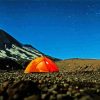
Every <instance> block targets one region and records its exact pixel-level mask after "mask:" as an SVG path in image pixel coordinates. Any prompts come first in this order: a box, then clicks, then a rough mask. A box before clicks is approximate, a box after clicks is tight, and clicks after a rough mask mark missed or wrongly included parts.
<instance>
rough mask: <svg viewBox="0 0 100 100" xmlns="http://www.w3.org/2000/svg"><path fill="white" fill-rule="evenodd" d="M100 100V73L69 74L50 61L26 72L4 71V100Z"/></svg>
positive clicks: (0, 79)
mask: <svg viewBox="0 0 100 100" xmlns="http://www.w3.org/2000/svg"><path fill="white" fill-rule="evenodd" d="M63 64H64V63H63ZM32 65H33V66H32ZM47 67H48V68H47ZM50 67H51V68H50ZM99 99H100V70H97V71H72V72H69V71H67V70H65V69H63V67H62V66H59V65H58V64H56V63H55V62H53V61H52V60H50V59H49V58H47V57H38V58H36V59H34V60H32V61H31V62H30V63H29V64H28V65H27V67H26V68H25V69H19V70H18V69H17V70H16V69H15V70H0V100H99Z"/></svg>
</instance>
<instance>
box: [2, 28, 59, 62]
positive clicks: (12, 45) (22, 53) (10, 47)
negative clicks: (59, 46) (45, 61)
mask: <svg viewBox="0 0 100 100" xmlns="http://www.w3.org/2000/svg"><path fill="white" fill-rule="evenodd" d="M39 56H47V57H49V58H50V59H52V60H54V61H59V60H60V59H58V58H54V57H51V56H48V55H46V54H44V53H42V52H40V51H39V50H37V49H36V48H34V47H33V46H31V45H29V44H22V43H20V42H19V41H17V40H16V39H15V38H14V37H12V36H11V35H9V34H8V33H7V32H5V31H4V30H0V58H10V59H13V60H16V61H27V60H32V59H34V58H36V57H39Z"/></svg>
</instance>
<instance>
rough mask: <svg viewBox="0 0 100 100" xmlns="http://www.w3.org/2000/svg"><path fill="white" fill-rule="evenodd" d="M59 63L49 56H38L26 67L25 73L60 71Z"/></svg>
mask: <svg viewBox="0 0 100 100" xmlns="http://www.w3.org/2000/svg"><path fill="white" fill-rule="evenodd" d="M58 71H59V69H58V67H57V65H56V64H55V63H54V62H53V61H51V60H50V59H49V58H47V57H38V58H36V59H34V60H32V61H31V62H30V63H29V65H28V66H27V67H26V69H25V71H24V73H31V72H58Z"/></svg>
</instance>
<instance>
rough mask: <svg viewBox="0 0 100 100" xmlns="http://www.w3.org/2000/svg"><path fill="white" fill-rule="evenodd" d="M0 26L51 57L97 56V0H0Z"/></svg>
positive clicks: (99, 1) (99, 8)
mask: <svg viewBox="0 0 100 100" xmlns="http://www.w3.org/2000/svg"><path fill="white" fill-rule="evenodd" d="M0 28H1V29H3V30H5V31H6V32H8V33H9V34H10V35H12V36H13V37H15V38H16V39H17V40H18V41H20V42H21V43H23V44H31V45H32V46H33V47H35V48H37V49H38V50H40V51H41V52H43V53H45V54H48V55H50V56H53V57H57V58H61V59H68V58H93V59H94V58H96V59H100V0H0Z"/></svg>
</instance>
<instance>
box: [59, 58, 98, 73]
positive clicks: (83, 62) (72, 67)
mask: <svg viewBox="0 0 100 100" xmlns="http://www.w3.org/2000/svg"><path fill="white" fill-rule="evenodd" d="M57 65H58V66H59V68H60V69H61V70H63V71H68V72H72V71H97V70H98V71H100V60H96V59H79V58H73V59H67V60H63V61H58V62H57Z"/></svg>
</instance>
